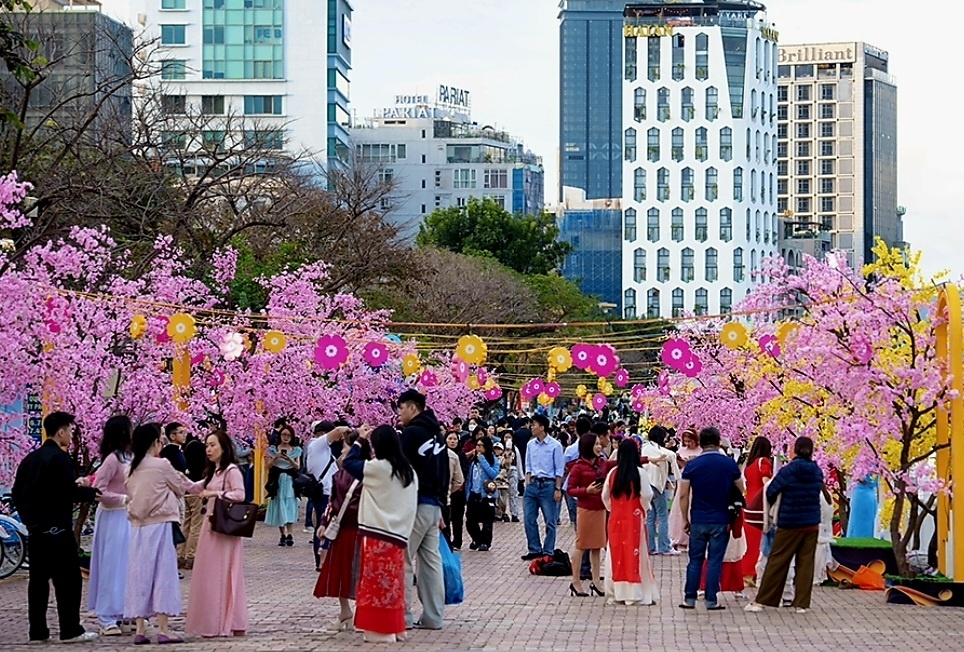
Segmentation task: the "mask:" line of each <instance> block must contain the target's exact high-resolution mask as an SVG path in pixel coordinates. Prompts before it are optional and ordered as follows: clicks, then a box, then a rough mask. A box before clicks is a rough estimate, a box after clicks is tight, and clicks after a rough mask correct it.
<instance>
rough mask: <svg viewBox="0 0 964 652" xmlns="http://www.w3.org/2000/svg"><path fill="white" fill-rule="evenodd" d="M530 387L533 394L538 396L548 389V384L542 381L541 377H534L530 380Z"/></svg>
mask: <svg viewBox="0 0 964 652" xmlns="http://www.w3.org/2000/svg"><path fill="white" fill-rule="evenodd" d="M529 387H531V388H532V395H533V396H538V395H539V394H541V393H542V392H544V391H545V390H546V384H545V383H544V382H542V379H541V378H533V379H532V380H530V381H529Z"/></svg>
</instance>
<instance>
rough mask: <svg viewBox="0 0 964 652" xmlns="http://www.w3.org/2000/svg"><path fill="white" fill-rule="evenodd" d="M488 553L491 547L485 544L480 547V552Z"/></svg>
mask: <svg viewBox="0 0 964 652" xmlns="http://www.w3.org/2000/svg"><path fill="white" fill-rule="evenodd" d="M488 551H489V546H487V545H485V544H484V543H483V544H482V545H481V546H479V552H488Z"/></svg>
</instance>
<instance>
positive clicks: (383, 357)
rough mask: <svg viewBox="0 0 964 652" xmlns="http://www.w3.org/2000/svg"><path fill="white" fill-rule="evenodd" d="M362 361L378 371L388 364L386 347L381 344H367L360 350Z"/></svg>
mask: <svg viewBox="0 0 964 652" xmlns="http://www.w3.org/2000/svg"><path fill="white" fill-rule="evenodd" d="M362 359H363V360H364V361H365V362H367V363H368V365H369V366H370V367H373V368H375V369H378V368H379V367H381V366H382V365H384V364H385V363H386V362H388V347H387V346H385V345H384V344H382V343H381V342H369V343H368V344H366V345H365V348H364V350H362Z"/></svg>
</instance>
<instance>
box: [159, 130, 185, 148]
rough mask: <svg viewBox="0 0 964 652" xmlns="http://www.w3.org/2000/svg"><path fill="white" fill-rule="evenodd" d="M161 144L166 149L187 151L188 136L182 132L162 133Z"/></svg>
mask: <svg viewBox="0 0 964 652" xmlns="http://www.w3.org/2000/svg"><path fill="white" fill-rule="evenodd" d="M161 143H162V145H163V146H164V147H165V148H166V149H185V148H187V134H186V133H184V132H181V131H165V132H162V133H161Z"/></svg>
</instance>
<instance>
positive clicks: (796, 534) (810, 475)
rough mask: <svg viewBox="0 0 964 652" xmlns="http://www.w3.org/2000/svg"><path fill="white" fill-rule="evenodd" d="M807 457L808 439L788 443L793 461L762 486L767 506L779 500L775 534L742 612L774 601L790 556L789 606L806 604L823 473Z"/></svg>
mask: <svg viewBox="0 0 964 652" xmlns="http://www.w3.org/2000/svg"><path fill="white" fill-rule="evenodd" d="M812 458H813V440H812V439H810V438H809V437H800V438H798V439H797V441H796V442H795V443H794V445H793V461H792V462H790V463H789V464H787V465H786V466H784V467H783V468H782V469H780V472H779V473H777V475H776V477H775V478H773V481H772V482H770V484H769V485H768V486H767V490H766V491H767V494H766V495H767V502H768V503H769V504H771V505H772V504H774V503H776V501H777V500H778V499H779V500H780V509H779V513H778V515H777V534H776V537H775V538H774V540H773V550H772V551H771V552H770V557H769V559H768V560H767V566H766V570H765V571H764V573H763V579H762V580H761V582H760V590H759V592H758V593H757V596H756V600H755V601H753V602H751V603H750V604H748V605H747V606H746V610H747V611H762V610H763V607H764V606H767V607H777V606H779V605H780V596H781V595H782V593H783V585H784V583H785V582H786V580H787V572H788V571H789V570H790V561H791V560H792V559H793V558H794V557H796V564H795V566H794V581H793V586H794V597H793V605H792V606H793V608H794V610H795V611H796V613H806V611H807V610H808V609H809V608H810V595H811V592H812V590H813V563H814V555H815V553H816V550H817V536H818V535H819V532H820V494H821V492H822V491H823V472H822V471H821V470H820V467H818V466H817V465H816V463H814V461H813V460H812Z"/></svg>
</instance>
